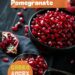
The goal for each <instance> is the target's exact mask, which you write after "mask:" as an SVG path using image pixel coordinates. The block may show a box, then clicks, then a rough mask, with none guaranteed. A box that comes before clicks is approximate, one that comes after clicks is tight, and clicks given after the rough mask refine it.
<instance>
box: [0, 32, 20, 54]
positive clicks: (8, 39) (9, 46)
mask: <svg viewBox="0 0 75 75" xmlns="http://www.w3.org/2000/svg"><path fill="white" fill-rule="evenodd" d="M18 44H19V40H18V38H17V37H16V36H15V35H14V34H13V33H11V32H2V39H1V42H0V47H1V48H2V49H3V50H4V51H5V52H6V53H7V54H17V48H18Z"/></svg>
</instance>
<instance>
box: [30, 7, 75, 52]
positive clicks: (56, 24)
mask: <svg viewBox="0 0 75 75" xmlns="http://www.w3.org/2000/svg"><path fill="white" fill-rule="evenodd" d="M29 35H30V38H31V40H32V41H33V43H34V44H35V45H36V46H37V47H38V48H39V49H40V50H42V52H47V53H49V52H51V51H53V52H54V51H55V52H56V51H64V50H67V51H70V49H72V48H74V47H75V15H73V14H71V13H70V12H68V11H66V10H64V9H55V8H52V9H44V10H40V11H38V12H36V13H35V14H33V16H32V17H31V19H30V21H29Z"/></svg>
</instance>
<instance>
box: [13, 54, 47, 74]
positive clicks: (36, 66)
mask: <svg viewBox="0 0 75 75" xmlns="http://www.w3.org/2000/svg"><path fill="white" fill-rule="evenodd" d="M15 61H26V62H27V63H28V64H29V65H30V66H31V67H32V70H33V75H43V73H44V72H45V71H46V70H47V69H48V65H47V62H46V60H45V59H44V57H43V56H41V55H37V54H28V53H23V54H20V55H18V56H17V57H16V58H15V59H14V61H13V62H15Z"/></svg>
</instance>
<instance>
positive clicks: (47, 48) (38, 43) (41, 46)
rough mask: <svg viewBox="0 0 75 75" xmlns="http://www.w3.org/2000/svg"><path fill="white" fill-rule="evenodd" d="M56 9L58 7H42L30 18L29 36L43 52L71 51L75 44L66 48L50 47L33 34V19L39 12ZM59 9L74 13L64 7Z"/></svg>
mask: <svg viewBox="0 0 75 75" xmlns="http://www.w3.org/2000/svg"><path fill="white" fill-rule="evenodd" d="M48 10H49V11H56V8H51V9H42V10H39V11H37V12H36V13H34V14H33V15H32V17H31V18H30V20H29V24H28V25H29V37H30V39H31V41H32V42H33V43H34V45H35V46H36V47H37V48H38V49H39V51H41V52H43V53H56V52H64V51H65V52H70V51H73V50H74V48H75V46H71V47H66V48H55V47H50V46H48V45H45V44H43V43H41V42H39V41H38V40H37V39H36V38H35V36H34V35H33V34H32V32H31V22H32V21H33V18H35V17H36V15H37V14H44V13H46V12H47V11H48ZM58 11H63V12H65V13H67V14H69V15H73V14H72V13H70V12H68V11H66V10H64V9H59V10H58Z"/></svg>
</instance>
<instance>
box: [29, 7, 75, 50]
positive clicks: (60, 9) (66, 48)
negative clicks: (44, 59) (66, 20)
mask: <svg viewBox="0 0 75 75" xmlns="http://www.w3.org/2000/svg"><path fill="white" fill-rule="evenodd" d="M55 9H56V8H48V9H42V10H39V11H37V12H35V13H34V14H33V15H32V16H31V18H30V20H29V22H28V26H29V33H30V34H31V35H32V37H33V38H34V39H35V40H36V41H38V40H37V39H36V38H35V36H34V35H33V34H32V32H31V21H32V20H33V18H34V17H35V16H36V15H37V14H39V13H41V12H44V11H46V12H47V11H48V10H49V11H52V10H55ZM58 11H63V12H65V13H69V14H70V15H73V14H71V13H70V12H68V11H67V10H64V8H59V10H58ZM38 42H39V41H38ZM39 43H40V44H41V45H44V46H46V47H48V48H50V47H49V46H48V45H46V44H43V43H41V42H39ZM74 47H75V45H72V46H69V47H65V48H55V47H51V48H53V49H59V50H60V49H61V50H64V49H65V50H68V49H71V48H74Z"/></svg>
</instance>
